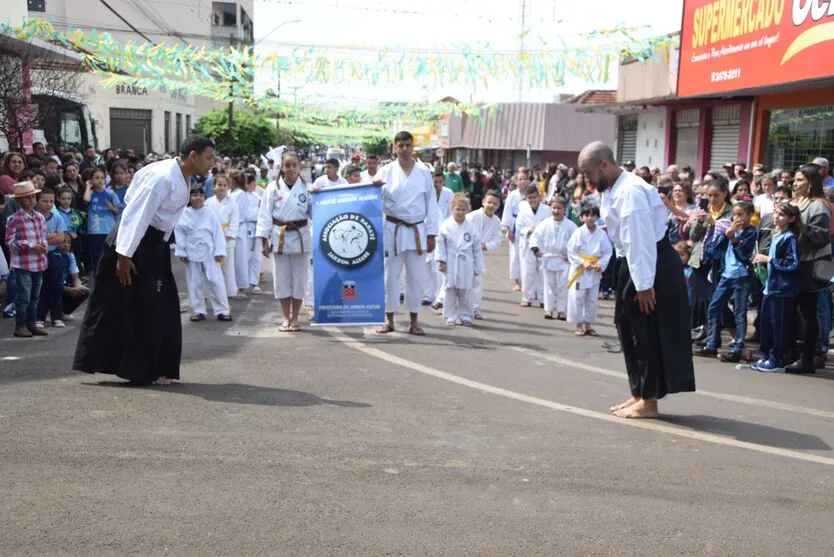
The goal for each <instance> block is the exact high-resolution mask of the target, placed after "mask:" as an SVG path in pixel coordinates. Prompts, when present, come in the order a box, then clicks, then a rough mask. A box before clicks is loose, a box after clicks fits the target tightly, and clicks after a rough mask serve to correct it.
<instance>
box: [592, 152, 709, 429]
mask: <svg viewBox="0 0 834 557" xmlns="http://www.w3.org/2000/svg"><path fill="white" fill-rule="evenodd" d="M579 167H580V170H581V171H582V172H583V173H584V174H585V177H586V178H587V179H588V180H590V182H591V183H592V184H595V185H596V187H597V189H598V190H599V191H600V192H601V193H602V204H601V211H602V215H603V218H604V219H605V224H606V228H607V230H608V233H609V235H610V237H611V240H612V241H613V243H614V247H615V249H616V251H617V255H618V258H619V259H618V261H617V266H616V280H615V282H616V295H617V297H616V307H615V322H616V324H617V331H618V335H619V337H620V342H621V344H622V350H623V357H624V358H625V363H626V370H627V372H628V380H629V387H630V389H631V397H630V398H629V399H627V400H626V401H625V402H623V403H622V404H618V405H616V406H613V407H612V408H611V411H612V412H614V413H615V414H616V415H617V416H619V417H622V418H656V417H657V416H658V400H660V399H661V398H663V397H665V396H666V395H668V394H673V393H681V392H693V391H695V372H694V366H693V364H692V344H691V337H690V335H691V332H690V328H689V303H688V298H687V292H686V283H685V280H684V275H683V267H682V265H681V261H680V257H679V256H678V254H677V253H676V252H675V250H674V248H673V247H672V245H671V244H670V243H669V240H668V239H667V238H666V222H667V220H668V215H669V213H668V209H667V208H666V205H665V204H664V203H663V200H662V199H661V198H660V196H659V194H658V193H657V190H656V189H655V188H654V187H653V186H652V185H650V184H647V183H646V182H645V181H644V180H643V179H642V178H640V177H639V176H636V175H634V174H631V173H629V172H625V171H624V170H623V169H621V168H620V167H619V166H618V165H617V163H616V161H615V160H614V155H613V152H612V151H611V149H610V148H609V147H608V146H606V145H604V144H603V143H600V142H594V143H591V144H590V145H588V146H587V147H585V148H584V149H583V150H582V152H581V153H580V155H579Z"/></svg>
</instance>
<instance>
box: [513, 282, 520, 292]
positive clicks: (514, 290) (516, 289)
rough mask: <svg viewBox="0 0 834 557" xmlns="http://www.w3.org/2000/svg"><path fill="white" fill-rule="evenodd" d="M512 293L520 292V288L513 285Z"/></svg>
mask: <svg viewBox="0 0 834 557" xmlns="http://www.w3.org/2000/svg"><path fill="white" fill-rule="evenodd" d="M513 292H521V286H519V285H517V284H514V285H513Z"/></svg>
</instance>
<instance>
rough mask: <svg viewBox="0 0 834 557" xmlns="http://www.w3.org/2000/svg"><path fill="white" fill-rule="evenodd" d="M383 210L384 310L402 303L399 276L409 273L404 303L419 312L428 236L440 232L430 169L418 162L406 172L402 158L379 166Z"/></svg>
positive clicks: (408, 307) (412, 310)
mask: <svg viewBox="0 0 834 557" xmlns="http://www.w3.org/2000/svg"><path fill="white" fill-rule="evenodd" d="M379 175H380V178H381V179H382V181H383V182H384V186H383V187H382V211H383V213H384V214H385V234H384V235H383V238H384V242H385V311H386V313H394V312H395V311H396V310H397V308H398V307H399V305H400V278H401V277H402V272H403V269H405V273H406V288H405V306H406V308H407V309H408V311H409V312H410V313H419V312H420V298H421V295H422V293H423V286H424V285H425V282H426V255H427V254H428V250H427V245H426V240H427V238H428V236H437V232H438V228H439V226H440V223H439V216H440V214H439V211H438V205H437V193H436V192H435V189H434V184H433V183H432V177H431V173H430V172H429V171H428V170H426V168H425V167H424V166H422V165H420V164H415V165H414V166H413V167H412V169H411V172H410V173H409V174H408V175H407V176H406V174H405V172H404V171H403V169H402V167H401V166H400V163H399V161H397V160H395V161H393V162H392V163H390V164H387V165H385V166H383V167H382V168H380V169H379Z"/></svg>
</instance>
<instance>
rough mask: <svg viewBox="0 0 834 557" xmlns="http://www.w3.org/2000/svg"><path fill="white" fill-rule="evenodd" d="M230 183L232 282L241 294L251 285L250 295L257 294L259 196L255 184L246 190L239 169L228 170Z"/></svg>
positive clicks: (242, 173) (246, 186) (259, 267)
mask: <svg viewBox="0 0 834 557" xmlns="http://www.w3.org/2000/svg"><path fill="white" fill-rule="evenodd" d="M229 178H230V179H231V182H232V193H231V194H230V195H231V198H232V201H234V202H235V203H236V204H237V209H238V229H237V239H236V240H235V282H236V283H237V287H238V290H239V291H240V292H241V293H242V292H243V291H245V290H246V289H247V288H249V287H250V286H251V287H252V294H255V295H258V294H260V293H261V289H260V287H259V286H258V281H259V274H260V270H261V253H260V250H259V249H257V247H258V246H257V245H256V242H255V228H256V226H257V224H258V205H259V202H260V197H259V196H258V194H257V193H255V189H257V184H256V183H255V182H254V181H253V182H252V189H251V190H249V185H248V184H247V178H246V174H245V173H244V172H241V171H240V170H233V171H232V172H231V173H229Z"/></svg>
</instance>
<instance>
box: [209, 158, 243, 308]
mask: <svg viewBox="0 0 834 557" xmlns="http://www.w3.org/2000/svg"><path fill="white" fill-rule="evenodd" d="M206 207H208V208H209V209H211V210H212V211H214V214H215V215H217V220H218V221H220V228H221V229H222V230H223V236H224V237H225V238H226V256H225V257H224V258H223V278H224V280H225V283H226V294H227V295H228V296H229V297H230V298H238V297H240V295H239V294H238V291H237V278H236V277H235V243H236V241H237V229H238V226H239V225H240V213H239V212H238V208H237V203H235V202H234V201H232V198H231V197H229V177H228V176H226V175H225V174H218V175H217V176H215V177H214V197H212V198H210V199H207V200H206Z"/></svg>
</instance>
